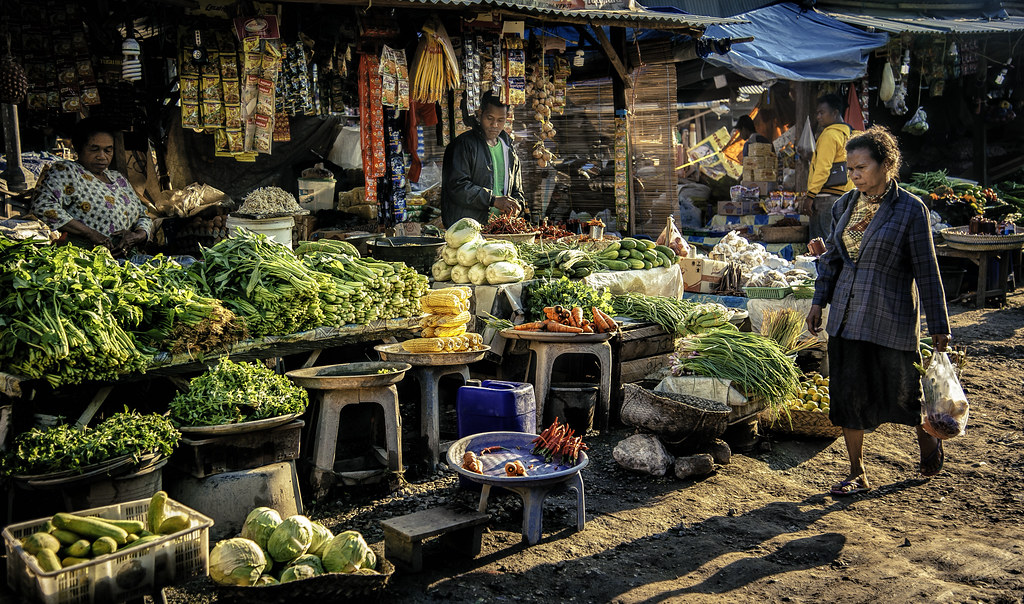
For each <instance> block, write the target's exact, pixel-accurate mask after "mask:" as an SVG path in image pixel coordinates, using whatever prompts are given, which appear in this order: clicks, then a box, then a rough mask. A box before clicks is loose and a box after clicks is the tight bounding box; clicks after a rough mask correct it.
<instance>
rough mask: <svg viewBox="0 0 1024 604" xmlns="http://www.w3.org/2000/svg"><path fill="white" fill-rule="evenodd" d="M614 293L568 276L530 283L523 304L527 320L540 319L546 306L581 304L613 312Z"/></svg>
mask: <svg viewBox="0 0 1024 604" xmlns="http://www.w3.org/2000/svg"><path fill="white" fill-rule="evenodd" d="M611 299H612V295H611V294H610V293H608V292H607V291H604V292H600V293H599V292H598V291H597V290H595V289H594V288H592V287H590V286H589V285H587V284H586V283H584V282H583V281H572V280H570V279H568V278H566V277H562V278H560V279H551V280H548V279H545V280H543V281H538V282H536V283H534V284H532V285H530V286H529V287H528V288H527V289H526V292H525V293H524V295H523V306H524V307H525V310H526V317H527V321H540V320H543V319H544V318H545V317H544V307H545V306H559V305H560V306H564V307H565V308H574V307H576V306H579V307H581V308H583V309H585V310H587V311H589V310H590V308H591V307H592V306H596V307H598V308H599V309H601V310H603V311H604V312H607V313H611V312H612V307H611Z"/></svg>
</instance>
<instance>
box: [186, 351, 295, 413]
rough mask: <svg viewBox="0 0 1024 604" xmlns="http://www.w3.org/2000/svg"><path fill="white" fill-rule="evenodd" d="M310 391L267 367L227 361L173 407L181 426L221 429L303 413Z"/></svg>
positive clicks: (195, 380)
mask: <svg viewBox="0 0 1024 604" xmlns="http://www.w3.org/2000/svg"><path fill="white" fill-rule="evenodd" d="M308 404H309V396H308V395H307V394H306V390H305V389H303V388H299V387H297V386H294V385H292V383H291V382H290V381H289V380H288V378H286V377H284V376H283V375H278V374H276V373H274V372H273V371H271V370H270V369H268V368H267V367H266V366H264V365H260V364H253V363H235V362H234V361H231V360H229V359H223V360H222V361H220V363H218V364H217V365H216V366H215V367H213V368H212V369H210V370H209V371H208V372H206V373H204V374H202V375H200V376H198V377H196V378H193V379H192V381H191V382H189V388H188V392H179V393H178V394H177V395H176V396H175V397H174V400H172V401H171V404H170V415H171V421H172V422H174V424H175V425H177V426H219V425H222V424H234V423H238V422H247V421H254V420H258V419H266V418H270V417H277V416H280V415H287V414H290V413H302V412H303V411H305V410H306V406H307V405H308Z"/></svg>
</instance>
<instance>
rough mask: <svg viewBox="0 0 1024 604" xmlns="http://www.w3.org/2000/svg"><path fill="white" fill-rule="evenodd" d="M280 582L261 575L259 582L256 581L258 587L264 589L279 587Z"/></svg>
mask: <svg viewBox="0 0 1024 604" xmlns="http://www.w3.org/2000/svg"><path fill="white" fill-rule="evenodd" d="M277 583H278V581H277V579H275V578H274V577H271V576H270V575H260V578H259V580H258V581H256V587H263V586H264V585H277Z"/></svg>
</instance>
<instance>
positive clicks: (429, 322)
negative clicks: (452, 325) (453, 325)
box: [420, 314, 445, 327]
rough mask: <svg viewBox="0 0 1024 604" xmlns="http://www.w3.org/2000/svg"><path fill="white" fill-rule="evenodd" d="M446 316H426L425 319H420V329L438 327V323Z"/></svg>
mask: <svg viewBox="0 0 1024 604" xmlns="http://www.w3.org/2000/svg"><path fill="white" fill-rule="evenodd" d="M444 316H445V315H434V314H429V315H424V316H423V318H422V319H420V327H436V326H437V323H438V321H439V320H440V319H441V318H442V317H444Z"/></svg>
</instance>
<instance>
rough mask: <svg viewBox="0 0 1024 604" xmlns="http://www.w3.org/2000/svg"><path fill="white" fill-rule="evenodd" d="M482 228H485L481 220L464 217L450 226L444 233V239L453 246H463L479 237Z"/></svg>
mask: <svg viewBox="0 0 1024 604" xmlns="http://www.w3.org/2000/svg"><path fill="white" fill-rule="evenodd" d="M481 230H483V227H482V226H480V223H479V222H477V221H475V220H473V219H472V218H463V219H461V220H459V221H458V222H456V223H455V224H453V225H452V226H450V227H448V230H447V231H445V233H444V240H445V241H447V242H448V245H450V246H452V247H462V246H463V244H465V243H468V242H469V241H471V240H473V239H474V238H476V237H478V236H479V235H480V231H481Z"/></svg>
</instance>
